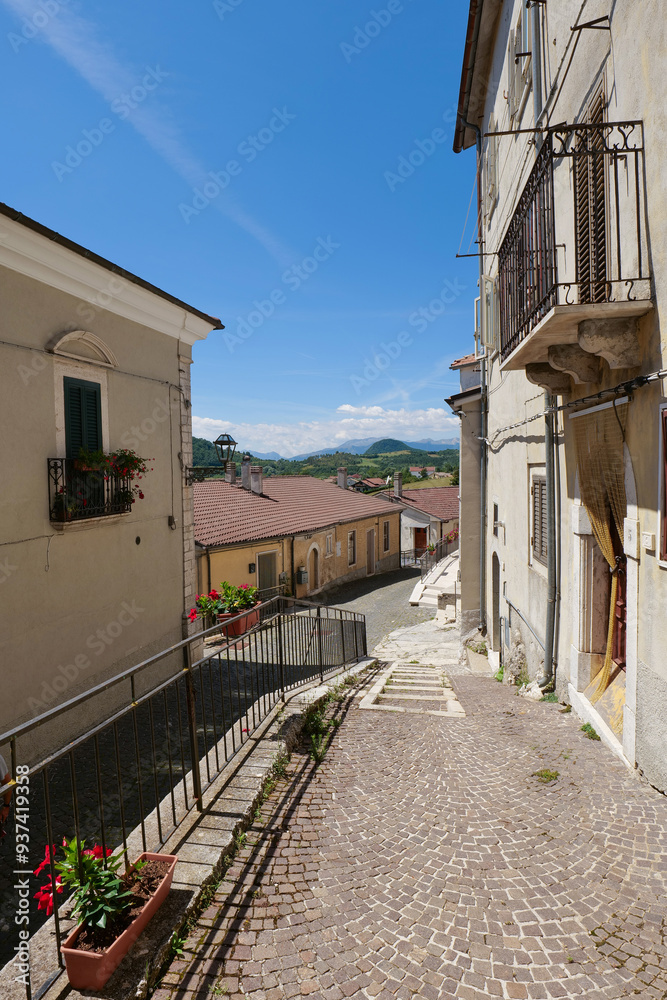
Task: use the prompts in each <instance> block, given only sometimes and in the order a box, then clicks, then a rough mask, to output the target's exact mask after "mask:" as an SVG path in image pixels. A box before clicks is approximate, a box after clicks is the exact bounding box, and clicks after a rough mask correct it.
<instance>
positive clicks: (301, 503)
mask: <svg viewBox="0 0 667 1000" xmlns="http://www.w3.org/2000/svg"><path fill="white" fill-rule="evenodd" d="M263 489H264V493H263V494H261V495H258V494H256V493H250V492H249V491H248V490H244V489H242V487H240V486H231V485H230V484H229V483H226V482H224V481H223V480H221V479H215V480H209V481H208V482H203V483H195V484H194V487H193V490H194V507H195V540H196V541H197V542H198V543H199V544H200V545H234V544H237V543H239V542H250V541H255V540H258V539H260V538H283V537H285V536H287V535H298V534H302V533H303V532H307V531H317V530H319V529H321V528H327V527H328V526H329V525H333V524H340V523H344V522H346V521H356V520H359V519H361V518H364V517H375V516H378V515H380V516H382V515H383V514H384V515H386V514H388V513H392V512H393V511H391V510H388V509H387V501H386V500H384V499H380V498H377V497H372V496H365V495H364V494H363V493H357V492H355V491H354V490H342V489H340V487H338V486H335V485H334V484H333V483H328V482H326V481H325V480H323V479H315V478H314V477H313V476H271V477H270V478H265V479H264V483H263ZM397 509H398V510H402V509H403V507H402V506H400V505H399V506H398V507H397Z"/></svg>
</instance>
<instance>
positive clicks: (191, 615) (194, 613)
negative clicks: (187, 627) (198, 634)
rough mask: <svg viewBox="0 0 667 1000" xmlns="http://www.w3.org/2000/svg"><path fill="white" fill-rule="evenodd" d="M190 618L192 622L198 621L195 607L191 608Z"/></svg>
mask: <svg viewBox="0 0 667 1000" xmlns="http://www.w3.org/2000/svg"><path fill="white" fill-rule="evenodd" d="M188 618H189V619H190V621H191V622H193V621H196V618H197V612H196V610H195V609H194V608H191V609H190V614H189V615H188Z"/></svg>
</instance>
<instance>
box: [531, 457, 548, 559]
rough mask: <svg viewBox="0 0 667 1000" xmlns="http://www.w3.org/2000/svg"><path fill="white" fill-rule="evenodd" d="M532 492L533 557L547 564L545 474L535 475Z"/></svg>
mask: <svg viewBox="0 0 667 1000" xmlns="http://www.w3.org/2000/svg"><path fill="white" fill-rule="evenodd" d="M531 492H532V494H533V537H532V550H533V559H536V560H537V562H541V563H543V564H544V565H546V562H547V481H546V478H545V477H544V476H535V477H534V478H533V485H532V489H531Z"/></svg>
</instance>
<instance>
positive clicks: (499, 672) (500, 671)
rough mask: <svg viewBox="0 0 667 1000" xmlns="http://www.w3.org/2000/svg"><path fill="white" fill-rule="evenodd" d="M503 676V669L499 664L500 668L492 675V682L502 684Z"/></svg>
mask: <svg viewBox="0 0 667 1000" xmlns="http://www.w3.org/2000/svg"><path fill="white" fill-rule="evenodd" d="M504 676H505V667H504V665H503V664H502V663H501V664H500V668H499V669H498V670H496V672H495V674H494V675H493V679H494V681H499V683H500V684H502V682H503V678H504Z"/></svg>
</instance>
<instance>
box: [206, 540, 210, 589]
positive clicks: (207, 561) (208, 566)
mask: <svg viewBox="0 0 667 1000" xmlns="http://www.w3.org/2000/svg"><path fill="white" fill-rule="evenodd" d="M206 570H207V574H208V590H207V591H206V593H207V594H210V592H211V552H210V549H209V547H208V545H207V546H206Z"/></svg>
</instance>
